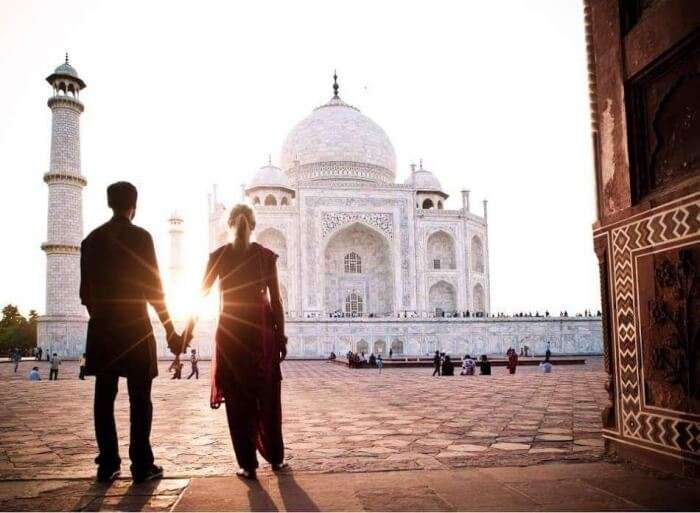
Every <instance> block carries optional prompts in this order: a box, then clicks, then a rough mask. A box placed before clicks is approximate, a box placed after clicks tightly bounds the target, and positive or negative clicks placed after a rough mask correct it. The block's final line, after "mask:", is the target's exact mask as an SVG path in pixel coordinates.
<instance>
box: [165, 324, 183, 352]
mask: <svg viewBox="0 0 700 513" xmlns="http://www.w3.org/2000/svg"><path fill="white" fill-rule="evenodd" d="M166 338H167V341H168V349H170V352H171V353H173V354H174V355H176V356H177V355H179V354H180V353H181V352H182V350H183V343H182V335H178V334H177V333H175V330H170V331H169V332H168V333H167V334H166Z"/></svg>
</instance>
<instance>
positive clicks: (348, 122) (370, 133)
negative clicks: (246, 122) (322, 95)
mask: <svg viewBox="0 0 700 513" xmlns="http://www.w3.org/2000/svg"><path fill="white" fill-rule="evenodd" d="M297 161H298V162H297ZM280 162H281V164H282V169H284V170H285V171H286V172H287V173H288V175H289V177H290V179H291V181H292V182H297V181H302V180H322V179H340V180H363V181H371V182H380V183H393V182H394V179H395V175H396V152H395V151H394V146H393V144H391V140H389V137H388V136H387V134H386V132H384V130H383V129H382V128H381V127H380V126H379V125H378V124H376V123H375V122H374V121H372V120H371V119H370V118H368V117H367V116H365V115H364V114H362V113H361V112H360V111H359V110H358V109H357V108H355V107H353V106H352V105H348V104H347V103H345V102H343V101H342V100H341V99H340V98H338V97H337V96H334V97H333V98H332V99H331V100H330V101H329V102H328V103H326V104H325V105H321V106H320V107H318V108H316V109H315V110H314V111H313V112H312V113H311V114H310V115H309V116H307V117H306V118H305V119H303V120H302V121H300V122H299V123H298V124H297V125H296V126H295V127H294V128H293V129H292V131H291V132H290V133H289V135H288V136H287V139H286V140H285V142H284V145H283V146H282V152H281V154H280Z"/></svg>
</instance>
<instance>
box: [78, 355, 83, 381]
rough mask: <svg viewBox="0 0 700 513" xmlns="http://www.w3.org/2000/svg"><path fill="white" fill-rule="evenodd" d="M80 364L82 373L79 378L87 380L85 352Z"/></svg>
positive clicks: (79, 361)
mask: <svg viewBox="0 0 700 513" xmlns="http://www.w3.org/2000/svg"><path fill="white" fill-rule="evenodd" d="M78 365H79V367H80V373H79V374H78V379H82V380H85V353H83V356H81V357H80V360H78Z"/></svg>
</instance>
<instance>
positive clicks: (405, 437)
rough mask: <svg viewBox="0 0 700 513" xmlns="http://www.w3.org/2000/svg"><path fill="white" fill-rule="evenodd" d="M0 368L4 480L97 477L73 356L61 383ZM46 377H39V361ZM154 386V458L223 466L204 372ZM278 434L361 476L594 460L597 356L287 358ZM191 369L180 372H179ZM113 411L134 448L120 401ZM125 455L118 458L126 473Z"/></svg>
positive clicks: (88, 412) (307, 453)
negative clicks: (514, 364)
mask: <svg viewBox="0 0 700 513" xmlns="http://www.w3.org/2000/svg"><path fill="white" fill-rule="evenodd" d="M33 364H34V362H23V363H22V365H21V367H20V372H19V373H18V374H14V373H13V372H12V366H11V365H9V364H0V404H2V415H1V416H0V479H34V478H65V477H68V476H70V477H72V478H80V477H83V478H85V477H90V476H92V475H93V472H94V465H93V459H94V457H95V442H94V434H93V427H92V398H93V381H92V379H90V378H88V379H87V380H85V381H80V380H78V379H77V368H76V365H75V363H74V362H66V363H64V364H63V366H62V369H61V372H60V379H59V381H54V382H50V381H41V382H29V381H27V379H26V373H27V371H28V370H29V368H30V367H31V366H32V365H33ZM41 367H42V369H41V370H42V375H43V376H47V374H48V372H47V368H46V364H45V363H42V364H41ZM160 367H161V369H160V370H161V376H160V377H159V378H157V379H156V381H155V383H154V387H153V399H154V411H155V415H154V423H153V437H152V438H153V442H154V450H155V454H156V461H158V462H159V463H161V464H162V465H163V466H164V467H165V469H166V472H167V474H168V475H169V476H173V477H192V476H211V475H230V474H231V473H232V472H233V471H234V470H235V463H234V458H233V453H232V449H231V442H230V439H229V436H228V432H227V427H226V420H225V414H224V412H223V411H215V410H211V409H210V408H209V406H208V402H207V400H208V378H209V375H208V363H206V362H205V363H203V365H202V367H203V368H202V372H201V374H200V376H201V379H200V380H199V381H196V380H189V381H188V380H181V381H179V380H170V379H169V375H168V374H167V371H166V367H167V363H165V362H163V363H162V364H161V366H160ZM283 372H284V374H285V379H284V382H283V405H284V436H285V443H286V447H287V455H288V459H289V461H290V463H291V464H292V465H293V468H294V469H295V470H296V471H309V472H338V471H342V472H361V471H388V470H411V469H449V468H459V467H468V466H495V465H500V466H503V465H525V464H532V463H537V462H541V461H552V460H556V461H562V460H573V461H595V460H598V459H600V458H601V456H602V453H603V448H602V439H601V436H600V432H601V421H600V413H599V412H600V410H601V408H602V405H603V404H604V401H605V391H604V390H603V385H602V384H603V381H604V374H603V372H602V369H601V366H600V362H599V361H594V362H593V363H592V364H589V365H586V366H581V367H569V366H567V367H560V368H557V369H555V372H554V373H552V374H549V375H544V374H541V373H539V372H538V369H536V368H521V369H519V370H518V373H517V374H515V375H509V374H507V373H506V370H505V369H500V368H495V369H494V372H495V373H494V375H493V376H474V377H462V376H454V377H440V378H438V377H431V375H430V374H431V372H432V371H431V369H420V368H418V369H385V370H384V371H383V372H382V373H381V374H379V373H378V372H377V371H376V370H374V369H362V370H355V369H347V368H345V367H341V366H338V365H332V364H329V363H327V362H304V361H291V362H285V364H284V368H283ZM186 375H187V373H185V376H186ZM125 388H126V386H125V384H124V383H122V385H121V390H120V394H119V396H118V399H117V407H116V416H117V424H118V429H119V433H120V445H121V452H122V456H123V457H125V456H126V455H127V454H128V451H127V448H128V436H127V435H128V418H129V412H128V400H127V397H126V390H125ZM127 465H128V460H127V462H125V468H128V467H127Z"/></svg>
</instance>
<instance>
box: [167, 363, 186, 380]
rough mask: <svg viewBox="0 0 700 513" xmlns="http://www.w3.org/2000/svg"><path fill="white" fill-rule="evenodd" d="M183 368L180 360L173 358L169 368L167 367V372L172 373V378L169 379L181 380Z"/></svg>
mask: <svg viewBox="0 0 700 513" xmlns="http://www.w3.org/2000/svg"><path fill="white" fill-rule="evenodd" d="M184 366H185V364H184V363H182V362H181V361H180V358H175V359H174V360H173V363H171V364H170V367H168V371H169V372H172V373H173V377H172V378H170V379H182V368H183V367H184Z"/></svg>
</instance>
